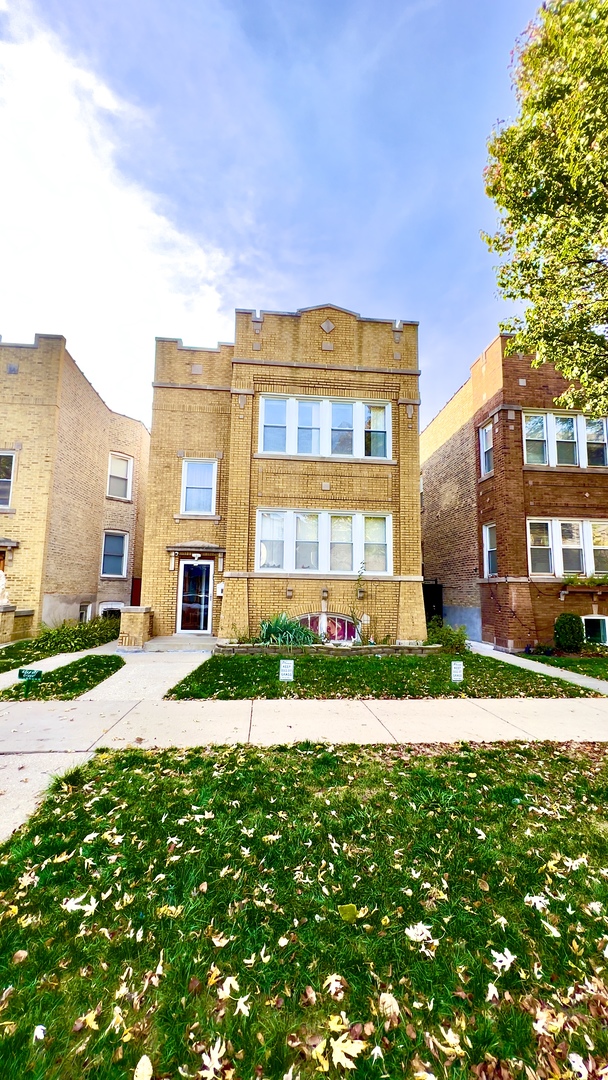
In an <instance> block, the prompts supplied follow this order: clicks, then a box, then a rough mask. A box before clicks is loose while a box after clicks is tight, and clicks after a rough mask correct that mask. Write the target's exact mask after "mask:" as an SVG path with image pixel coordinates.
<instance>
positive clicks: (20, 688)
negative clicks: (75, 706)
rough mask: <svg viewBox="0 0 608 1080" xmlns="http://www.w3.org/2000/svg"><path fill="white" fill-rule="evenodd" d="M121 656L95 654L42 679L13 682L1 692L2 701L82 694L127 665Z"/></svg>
mask: <svg viewBox="0 0 608 1080" xmlns="http://www.w3.org/2000/svg"><path fill="white" fill-rule="evenodd" d="M124 663H125V662H124V660H123V659H122V657H121V656H104V655H99V654H95V655H92V656H83V657H82V658H81V659H80V660H75V661H74V662H73V663H72V664H66V665H65V667H60V668H57V669H56V670H55V671H49V672H47V673H46V674H45V675H43V676H42V678H41V679H35V680H34V679H32V680H29V679H27V680H23V682H18V683H13V685H12V686H9V687H8V689H7V690H4V691H3V692H2V693H1V694H0V701H24V700H28V701H29V700H30V699H31V700H36V701H52V700H55V699H61V700H65V699H67V698H75V697H79V695H80V694H86V692H87V690H92V689H93V687H94V686H97V684H98V683H100V682H103V680H104V679H107V678H109V676H110V675H113V674H114V672H115V671H119V670H120V668H121V667H124Z"/></svg>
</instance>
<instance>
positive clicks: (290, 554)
mask: <svg viewBox="0 0 608 1080" xmlns="http://www.w3.org/2000/svg"><path fill="white" fill-rule="evenodd" d="M256 551H257V555H256V569H258V570H287V571H295V572H299V573H301V572H302V571H307V570H308V571H311V572H315V571H318V572H320V573H334V574H349V573H354V572H355V571H357V570H359V568H360V567H363V572H364V573H367V574H386V573H391V572H392V570H391V566H392V518H391V516H390V515H384V514H362V513H352V514H340V513H339V514H334V513H332V512H331V511H327V510H319V511H314V512H309V511H307V510H259V511H258V519H257V543H256Z"/></svg>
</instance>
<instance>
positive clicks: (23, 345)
mask: <svg viewBox="0 0 608 1080" xmlns="http://www.w3.org/2000/svg"><path fill="white" fill-rule="evenodd" d="M43 339H44V340H45V341H63V342H64V344H65V340H66V339H65V338H64V336H63V334H34V340H33V341H32V342H27V341H3V340H2V334H0V349H37V348H38V344H39V342H40V341H42V340H43Z"/></svg>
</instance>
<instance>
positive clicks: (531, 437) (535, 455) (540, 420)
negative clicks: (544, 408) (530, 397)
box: [524, 413, 548, 465]
mask: <svg viewBox="0 0 608 1080" xmlns="http://www.w3.org/2000/svg"><path fill="white" fill-rule="evenodd" d="M524 428H525V438H526V464H527V465H546V464H547V462H548V457H547V417H546V415H545V413H526V415H525V416H524Z"/></svg>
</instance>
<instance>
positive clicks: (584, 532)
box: [528, 518, 608, 577]
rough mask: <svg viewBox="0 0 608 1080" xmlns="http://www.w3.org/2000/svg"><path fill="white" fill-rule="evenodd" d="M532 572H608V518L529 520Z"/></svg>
mask: <svg viewBox="0 0 608 1080" xmlns="http://www.w3.org/2000/svg"><path fill="white" fill-rule="evenodd" d="M528 558H529V567H530V574H545V575H546V574H551V575H555V576H556V577H563V576H565V575H568V574H582V575H588V574H606V573H608V521H570V520H567V521H563V520H559V519H557V518H545V519H544V520H538V521H534V520H532V521H528Z"/></svg>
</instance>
